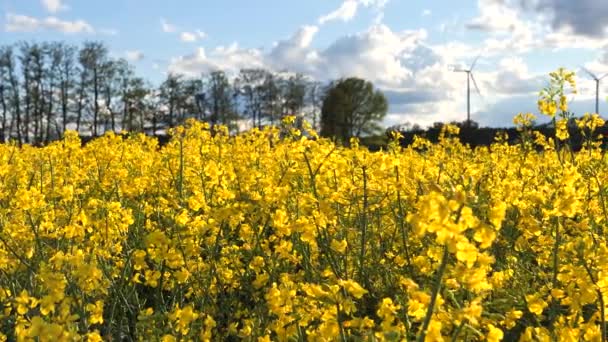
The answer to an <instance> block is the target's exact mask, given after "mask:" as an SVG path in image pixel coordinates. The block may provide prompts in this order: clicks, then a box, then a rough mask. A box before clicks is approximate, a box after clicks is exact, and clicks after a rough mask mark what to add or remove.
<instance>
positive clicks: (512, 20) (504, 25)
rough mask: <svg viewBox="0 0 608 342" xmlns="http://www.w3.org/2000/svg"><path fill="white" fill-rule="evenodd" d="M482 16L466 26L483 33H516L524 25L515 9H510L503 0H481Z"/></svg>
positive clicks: (480, 9) (479, 3) (479, 5)
mask: <svg viewBox="0 0 608 342" xmlns="http://www.w3.org/2000/svg"><path fill="white" fill-rule="evenodd" d="M478 7H479V11H480V15H479V16H478V17H476V18H473V19H472V20H471V21H470V22H468V23H467V24H466V25H465V26H466V27H467V28H469V29H474V30H482V31H508V32H511V31H514V30H515V28H516V27H518V26H521V25H522V23H521V21H520V19H519V17H518V13H517V11H516V10H515V9H513V8H510V7H509V6H507V5H506V4H505V2H504V1H503V0H479V1H478Z"/></svg>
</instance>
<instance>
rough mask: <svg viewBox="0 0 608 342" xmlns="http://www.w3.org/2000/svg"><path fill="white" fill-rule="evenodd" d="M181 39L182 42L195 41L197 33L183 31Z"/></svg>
mask: <svg viewBox="0 0 608 342" xmlns="http://www.w3.org/2000/svg"><path fill="white" fill-rule="evenodd" d="M179 39H181V41H182V42H195V41H196V35H195V34H194V33H192V32H182V33H181V34H180V35H179Z"/></svg>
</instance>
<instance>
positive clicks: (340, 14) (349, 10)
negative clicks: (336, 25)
mask: <svg viewBox="0 0 608 342" xmlns="http://www.w3.org/2000/svg"><path fill="white" fill-rule="evenodd" d="M358 8H359V2H358V1H357V0H346V1H344V2H343V3H342V5H341V6H340V7H339V8H338V9H336V10H335V11H333V12H330V13H328V14H326V15H324V16H322V17H320V18H319V24H321V25H322V24H325V23H326V22H328V21H333V20H342V21H349V20H351V19H353V18H354V17H355V15H356V14H357V9H358Z"/></svg>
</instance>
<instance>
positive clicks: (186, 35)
mask: <svg viewBox="0 0 608 342" xmlns="http://www.w3.org/2000/svg"><path fill="white" fill-rule="evenodd" d="M206 37H207V34H206V33H205V32H203V31H201V30H196V31H194V32H188V31H184V32H182V33H181V34H180V35H179V39H180V40H181V41H182V42H187V43H192V42H196V41H198V40H199V39H205V38H206Z"/></svg>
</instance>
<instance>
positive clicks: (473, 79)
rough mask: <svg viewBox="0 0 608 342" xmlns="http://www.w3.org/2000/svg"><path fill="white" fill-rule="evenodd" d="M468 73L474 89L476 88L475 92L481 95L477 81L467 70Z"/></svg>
mask: <svg viewBox="0 0 608 342" xmlns="http://www.w3.org/2000/svg"><path fill="white" fill-rule="evenodd" d="M469 75H470V76H471V80H472V81H473V85H474V86H475V90H477V94H479V96H481V97H483V95H481V91H479V87H478V86H477V82H475V77H473V73H472V72H469Z"/></svg>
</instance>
